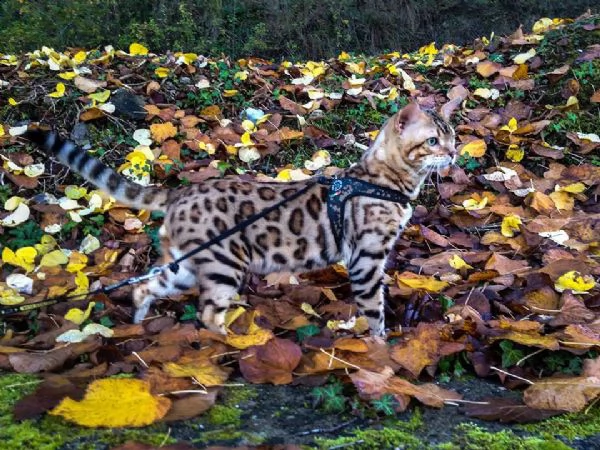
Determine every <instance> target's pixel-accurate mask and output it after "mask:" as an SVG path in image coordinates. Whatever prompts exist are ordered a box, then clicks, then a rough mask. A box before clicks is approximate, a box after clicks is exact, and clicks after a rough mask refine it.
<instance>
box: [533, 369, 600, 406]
mask: <svg viewBox="0 0 600 450" xmlns="http://www.w3.org/2000/svg"><path fill="white" fill-rule="evenodd" d="M599 396H600V378H598V377H595V376H592V377H571V378H546V379H543V380H537V381H536V382H535V384H533V385H532V386H529V387H528V388H527V389H525V392H523V400H524V401H525V404H526V405H527V406H530V407H532V408H539V409H550V410H555V411H569V412H576V411H581V410H582V409H583V408H585V407H586V405H587V404H589V403H590V402H591V401H594V400H595V399H597V398H598V397H599Z"/></svg>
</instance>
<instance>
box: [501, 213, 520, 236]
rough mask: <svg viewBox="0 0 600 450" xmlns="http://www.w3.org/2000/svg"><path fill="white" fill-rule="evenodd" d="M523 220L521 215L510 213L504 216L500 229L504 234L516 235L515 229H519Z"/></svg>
mask: <svg viewBox="0 0 600 450" xmlns="http://www.w3.org/2000/svg"><path fill="white" fill-rule="evenodd" d="M522 223H523V222H522V221H521V218H520V217H519V216H516V215H514V214H508V215H507V216H504V218H503V219H502V225H501V226H500V231H501V233H502V236H506V237H513V236H514V235H515V231H519V225H521V224H522Z"/></svg>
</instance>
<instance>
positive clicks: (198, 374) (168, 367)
mask: <svg viewBox="0 0 600 450" xmlns="http://www.w3.org/2000/svg"><path fill="white" fill-rule="evenodd" d="M163 370H164V371H165V373H167V374H168V375H170V376H172V377H175V378H181V377H193V378H194V379H195V381H197V382H198V383H200V384H201V385H203V386H206V387H210V386H219V385H222V384H223V383H224V382H225V381H226V380H227V378H229V373H228V372H226V371H225V370H223V369H221V368H220V367H219V366H217V365H215V364H212V363H211V362H210V361H206V360H204V361H194V362H190V363H187V364H177V363H174V362H168V363H165V364H163Z"/></svg>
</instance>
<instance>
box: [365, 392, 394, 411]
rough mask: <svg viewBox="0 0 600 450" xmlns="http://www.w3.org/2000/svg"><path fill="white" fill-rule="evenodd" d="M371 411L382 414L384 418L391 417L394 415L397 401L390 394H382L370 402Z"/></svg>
mask: <svg viewBox="0 0 600 450" xmlns="http://www.w3.org/2000/svg"><path fill="white" fill-rule="evenodd" d="M371 405H372V406H373V409H374V410H375V411H377V412H380V413H382V414H383V415H384V416H393V415H395V414H396V407H397V406H398V401H397V400H396V399H395V398H394V396H393V395H392V394H384V395H382V396H381V397H380V398H378V399H374V400H371Z"/></svg>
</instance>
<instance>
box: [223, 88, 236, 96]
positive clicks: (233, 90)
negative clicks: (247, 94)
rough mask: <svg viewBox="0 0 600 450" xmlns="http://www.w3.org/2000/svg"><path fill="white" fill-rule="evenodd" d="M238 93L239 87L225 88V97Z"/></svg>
mask: <svg viewBox="0 0 600 450" xmlns="http://www.w3.org/2000/svg"><path fill="white" fill-rule="evenodd" d="M237 93H238V90H237V89H225V90H224V91H223V97H234V96H235V95H236V94H237Z"/></svg>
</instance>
